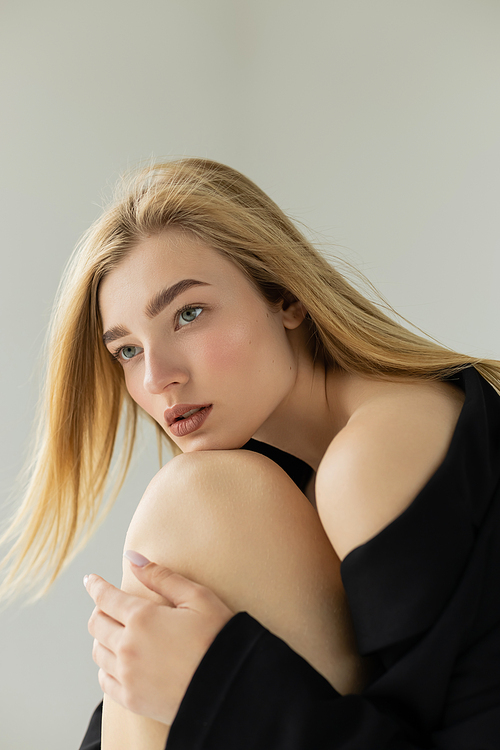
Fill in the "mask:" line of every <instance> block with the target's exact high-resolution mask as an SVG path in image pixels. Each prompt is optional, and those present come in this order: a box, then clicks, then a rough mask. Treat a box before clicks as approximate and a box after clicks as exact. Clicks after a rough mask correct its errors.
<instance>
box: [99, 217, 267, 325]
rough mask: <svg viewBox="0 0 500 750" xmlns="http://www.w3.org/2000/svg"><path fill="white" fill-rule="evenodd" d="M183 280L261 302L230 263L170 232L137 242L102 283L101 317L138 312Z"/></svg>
mask: <svg viewBox="0 0 500 750" xmlns="http://www.w3.org/2000/svg"><path fill="white" fill-rule="evenodd" d="M182 279H196V280H198V281H201V282H204V283H206V284H209V285H211V286H214V287H216V288H217V290H218V291H223V292H224V293H225V294H227V295H238V296H240V295H242V294H243V295H244V294H247V293H250V294H251V295H252V296H259V297H260V295H259V293H258V292H257V290H256V288H255V287H254V285H253V284H252V283H251V282H250V281H249V280H248V279H247V277H246V276H245V274H244V273H243V272H242V271H240V269H239V268H238V267H237V266H236V265H235V264H234V263H233V262H232V261H230V260H229V259H228V258H225V257H224V256H223V255H221V253H218V252H217V251H216V250H214V249H213V248H211V247H209V246H208V245H207V244H206V243H204V242H203V241H202V240H200V239H198V238H197V237H195V236H194V235H192V234H190V233H189V232H185V231H183V230H180V229H175V228H172V229H168V230H166V231H164V232H162V233H161V234H158V235H154V236H151V237H148V238H147V239H145V240H142V241H141V242H139V243H138V244H137V245H136V246H135V247H134V248H133V249H132V250H131V251H130V253H129V254H128V255H127V256H126V257H125V258H124V259H123V260H122V261H121V263H120V264H119V265H118V266H117V267H116V268H114V269H113V270H112V271H111V272H110V273H109V274H108V275H107V276H106V277H105V278H104V279H103V280H102V282H101V284H100V286H99V307H100V310H101V315H102V316H103V318H104V319H105V318H108V317H110V316H112V317H114V315H115V314H119V313H120V312H121V309H127V310H131V309H136V310H137V311H138V310H139V307H141V308H142V307H143V306H144V305H145V304H146V302H147V301H148V300H149V299H150V298H151V296H152V295H154V294H155V293H157V292H159V291H160V290H162V289H164V288H165V287H168V286H170V285H172V284H175V283H177V282H179V281H181V280H182ZM104 322H105V321H104Z"/></svg>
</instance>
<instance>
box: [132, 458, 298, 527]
mask: <svg viewBox="0 0 500 750" xmlns="http://www.w3.org/2000/svg"><path fill="white" fill-rule="evenodd" d="M290 489H292V491H293V492H298V489H297V487H296V485H295V484H294V483H293V482H292V480H291V479H290V478H289V477H288V475H287V474H286V473H285V472H284V471H283V469H281V467H280V466H278V465H277V464H276V463H275V462H274V461H271V459H269V458H267V457H266V456H263V455H261V454H259V453H254V452H252V451H247V450H231V451H229V450H219V451H197V452H194V453H184V454H182V455H180V456H176V457H175V458H173V459H172V460H171V461H169V462H168V463H167V464H166V465H165V466H164V467H163V468H162V469H161V470H160V471H159V472H158V474H157V475H156V476H155V477H154V478H153V480H152V482H151V483H150V485H149V487H148V489H147V491H146V496H147V497H148V498H149V500H150V501H152V502H154V503H161V504H162V506H163V507H165V504H167V505H171V504H173V505H175V507H176V508H178V509H179V510H180V511H182V510H183V509H184V510H185V511H188V510H189V511H190V512H191V511H194V510H197V511H198V512H201V513H204V512H206V511H207V510H208V509H210V508H211V509H212V510H215V509H216V506H217V505H221V506H222V508H223V509H224V511H225V512H227V511H228V506H227V503H228V501H230V503H231V507H232V508H233V509H234V508H236V507H238V505H239V504H242V505H246V503H247V502H248V501H249V499H250V498H251V499H252V506H253V507H254V508H256V507H257V506H258V505H259V504H260V503H266V502H267V500H268V499H269V498H271V497H274V498H275V499H276V498H277V497H279V496H281V495H282V494H283V493H285V494H287V491H290ZM197 506H200V507H197Z"/></svg>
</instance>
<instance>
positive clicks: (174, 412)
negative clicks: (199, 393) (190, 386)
mask: <svg viewBox="0 0 500 750" xmlns="http://www.w3.org/2000/svg"><path fill="white" fill-rule="evenodd" d="M209 406H212V404H176V406H172V407H171V408H170V409H165V411H164V412H163V417H164V419H165V422H166V423H167V425H168V426H169V427H171V426H172V425H173V424H174V422H175V421H176V420H177V419H179V417H182V415H183V414H185V413H186V412H188V411H192V410H193V409H206V408H207V407H209Z"/></svg>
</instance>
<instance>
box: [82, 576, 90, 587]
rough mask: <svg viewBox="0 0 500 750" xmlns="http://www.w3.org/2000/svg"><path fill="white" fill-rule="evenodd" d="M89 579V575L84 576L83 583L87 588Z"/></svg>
mask: <svg viewBox="0 0 500 750" xmlns="http://www.w3.org/2000/svg"><path fill="white" fill-rule="evenodd" d="M88 580H89V577H88V576H83V585H84V586H85V588H87V582H88Z"/></svg>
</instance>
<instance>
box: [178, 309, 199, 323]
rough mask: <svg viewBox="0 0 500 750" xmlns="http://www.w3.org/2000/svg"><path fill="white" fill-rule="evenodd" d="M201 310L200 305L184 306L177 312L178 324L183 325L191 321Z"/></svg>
mask: <svg viewBox="0 0 500 750" xmlns="http://www.w3.org/2000/svg"><path fill="white" fill-rule="evenodd" d="M201 311H202V308H201V307H185V308H184V310H182V311H181V312H180V313H179V326H185V325H187V324H188V323H192V321H193V320H195V319H196V318H197V317H198V315H199V314H200V313H201Z"/></svg>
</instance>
